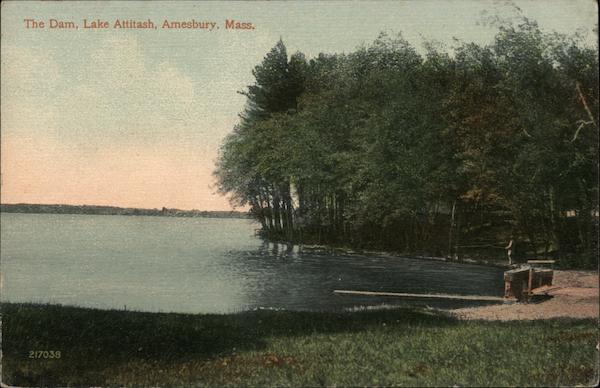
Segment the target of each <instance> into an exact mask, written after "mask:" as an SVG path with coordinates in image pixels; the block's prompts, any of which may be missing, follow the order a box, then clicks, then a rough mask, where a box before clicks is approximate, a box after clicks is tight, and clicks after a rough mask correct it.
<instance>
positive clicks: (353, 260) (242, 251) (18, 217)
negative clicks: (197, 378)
mask: <svg viewBox="0 0 600 388" xmlns="http://www.w3.org/2000/svg"><path fill="white" fill-rule="evenodd" d="M1 222H2V227H1V243H2V244H1V251H0V254H1V267H0V270H1V272H2V300H3V301H10V302H50V303H61V304H69V305H77V306H88V307H97V308H118V309H123V308H127V309H132V310H143V311H176V312H192V313H225V312H233V311H240V310H246V309H254V308H284V309H290V310H338V309H345V308H352V307H355V306H364V305H378V304H384V303H385V304H412V305H429V306H432V307H463V306H465V305H472V304H474V302H454V301H453V302H448V301H438V300H430V299H428V300H411V299H402V298H391V297H387V298H379V297H361V296H349V295H336V294H333V293H332V291H333V290H334V289H346V290H369V291H388V292H410V293H452V294H464V295H497V296H500V295H502V292H503V289H502V287H503V285H502V270H500V269H497V268H490V267H484V266H477V265H466V264H455V263H445V262H438V261H427V260H416V259H409V258H394V259H391V258H384V257H377V256H364V255H332V254H325V253H322V254H319V253H316V252H314V251H313V252H311V251H307V250H306V249H301V248H299V247H298V246H286V245H283V244H272V243H271V244H268V243H265V242H263V241H262V240H261V239H259V238H257V237H255V233H254V232H255V229H257V227H258V225H257V224H256V223H254V222H252V221H250V220H243V219H216V218H176V217H172V218H170V217H143V216H139V217H138V216H135V217H132V216H129V217H127V216H96V215H54V214H12V213H2V215H1Z"/></svg>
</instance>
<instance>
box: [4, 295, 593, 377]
mask: <svg viewBox="0 0 600 388" xmlns="http://www.w3.org/2000/svg"><path fill="white" fill-rule="evenodd" d="M2 319H3V322H2V325H3V327H2V331H3V333H2V334H3V341H2V352H3V359H2V382H3V383H5V384H8V385H13V386H169V387H170V386H214V387H221V386H375V385H378V386H411V387H415V386H438V387H439V386H453V385H460V386H479V387H481V386H493V387H501V386H513V387H514V386H575V385H578V384H580V385H581V384H583V385H588V386H592V385H594V384H595V382H596V383H597V381H598V370H597V367H598V353H597V351H596V343H597V339H598V327H597V322H596V321H594V320H549V321H533V322H531V321H530V322H465V321H457V320H455V319H451V318H448V317H445V316H441V315H438V314H432V313H428V312H425V311H416V310H408V309H394V310H380V311H362V312H353V313H350V312H346V313H316V312H315V313H313V312H290V311H257V312H244V313H239V314H229V315H187V314H157V313H140V312H130V311H101V310H91V309H83V308H74V307H61V306H52V305H21V304H5V305H3V310H2ZM30 350H54V351H60V352H61V358H60V359H43V358H40V359H31V358H29V357H28V355H29V351H30Z"/></svg>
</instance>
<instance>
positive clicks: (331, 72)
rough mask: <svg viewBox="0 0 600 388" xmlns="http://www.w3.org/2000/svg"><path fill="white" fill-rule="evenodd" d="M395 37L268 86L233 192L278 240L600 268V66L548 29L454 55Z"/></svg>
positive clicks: (221, 175)
mask: <svg viewBox="0 0 600 388" xmlns="http://www.w3.org/2000/svg"><path fill="white" fill-rule="evenodd" d="M426 46H427V48H426V50H425V52H424V53H420V52H419V51H417V50H416V49H415V48H414V47H412V46H411V45H410V44H409V43H408V42H406V41H405V40H403V39H402V38H401V37H396V38H392V37H388V36H386V35H383V34H382V35H381V36H380V37H379V38H378V39H377V40H376V41H375V42H374V43H373V44H371V45H370V46H368V47H364V48H360V49H358V50H356V51H355V52H352V53H349V54H320V55H319V56H318V57H316V58H313V59H311V60H310V61H307V60H306V59H305V58H304V56H303V55H302V54H294V55H292V56H291V57H290V58H289V60H288V55H287V52H286V50H285V46H284V45H283V43H282V42H279V43H278V44H277V45H276V46H275V47H274V48H273V49H272V50H271V52H270V53H268V54H267V56H266V57H265V58H264V60H263V62H262V63H261V64H260V65H258V66H257V67H256V69H255V71H254V75H255V78H256V82H255V84H254V85H252V86H250V87H249V88H248V91H247V92H244V94H245V95H246V96H247V98H248V103H247V108H246V110H245V112H243V114H242V115H241V117H242V120H241V122H240V123H239V125H238V126H236V128H235V129H234V131H233V133H232V134H231V135H229V136H228V137H227V138H226V140H225V142H224V144H223V145H222V148H221V153H220V158H219V162H218V166H217V169H216V171H215V175H216V176H217V178H218V180H219V188H220V190H221V191H222V192H223V193H228V194H230V195H231V198H232V200H233V201H234V202H235V203H236V204H239V205H248V206H249V207H250V208H251V213H252V214H253V215H254V216H255V217H256V218H257V219H258V220H259V221H260V222H261V224H262V229H263V232H264V234H265V235H267V236H268V237H271V238H276V239H285V240H289V241H305V242H306V241H311V242H321V243H330V244H340V245H351V246H357V247H378V248H386V249H393V250H396V251H400V252H405V253H425V254H431V255H447V256H452V257H455V256H463V255H468V256H475V255H477V254H479V255H486V256H488V257H489V256H498V257H500V256H505V252H504V250H503V249H502V247H503V246H504V245H506V243H507V241H508V240H509V239H510V236H511V235H513V236H514V238H515V241H516V251H517V254H520V256H521V258H523V257H524V256H525V255H527V256H528V257H538V256H545V257H549V256H554V257H558V258H560V262H561V264H562V265H571V266H585V265H591V264H593V263H595V261H596V251H597V224H598V202H597V196H598V175H597V166H598V149H597V146H598V113H597V112H598V51H597V48H596V47H593V48H590V47H586V46H585V45H584V44H583V43H582V42H581V41H580V40H579V39H578V38H577V37H576V36H573V37H569V36H562V35H558V34H546V33H542V32H541V31H540V30H539V28H538V27H537V25H536V23H534V22H531V21H528V20H525V21H524V22H523V23H522V24H521V25H519V26H517V27H514V26H504V27H501V28H500V29H499V32H498V34H497V36H496V38H495V40H494V42H493V43H491V44H489V45H485V46H481V45H477V44H473V43H463V44H461V45H459V46H458V47H457V48H455V49H454V50H453V51H452V52H449V51H446V50H444V49H443V48H442V49H440V48H436V47H435V46H434V45H433V44H428V45H426Z"/></svg>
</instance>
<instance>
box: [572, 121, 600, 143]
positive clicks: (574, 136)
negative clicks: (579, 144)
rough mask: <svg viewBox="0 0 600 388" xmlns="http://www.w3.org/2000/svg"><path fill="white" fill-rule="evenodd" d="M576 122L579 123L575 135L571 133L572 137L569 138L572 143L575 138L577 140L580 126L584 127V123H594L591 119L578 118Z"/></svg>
mask: <svg viewBox="0 0 600 388" xmlns="http://www.w3.org/2000/svg"><path fill="white" fill-rule="evenodd" d="M577 122H578V123H579V126H578V127H577V130H576V131H575V135H573V138H572V139H571V143H573V142H574V141H575V140H577V136H579V131H581V128H583V127H585V126H586V125H590V124H595V123H594V122H593V121H583V120H579V121H577Z"/></svg>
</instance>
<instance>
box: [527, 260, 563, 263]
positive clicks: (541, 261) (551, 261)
mask: <svg viewBox="0 0 600 388" xmlns="http://www.w3.org/2000/svg"><path fill="white" fill-rule="evenodd" d="M554 263H556V260H527V264H554Z"/></svg>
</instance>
